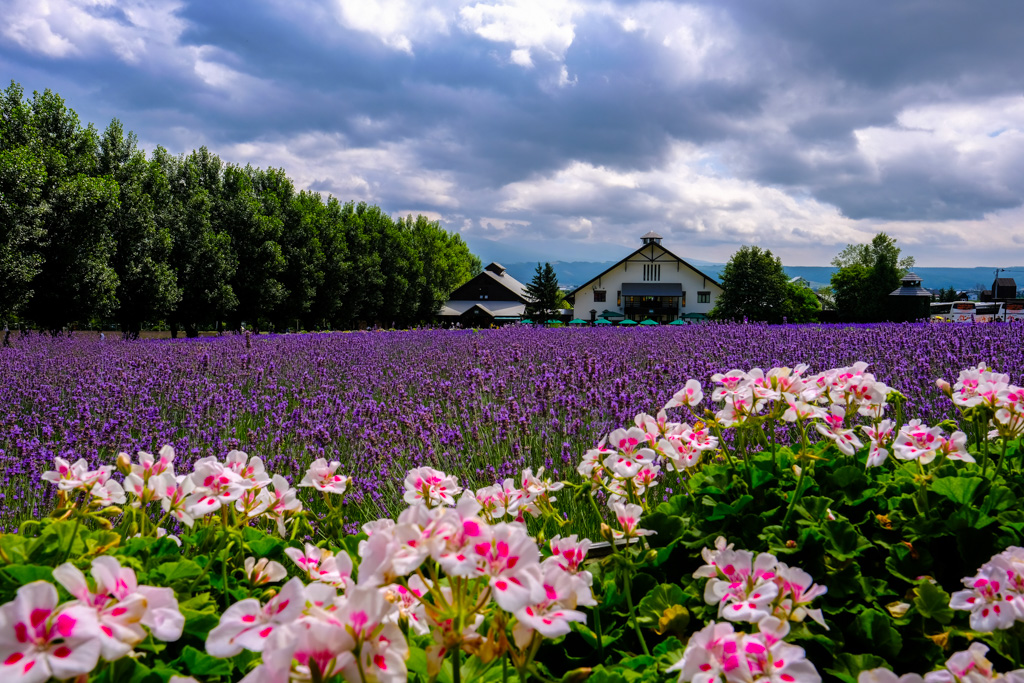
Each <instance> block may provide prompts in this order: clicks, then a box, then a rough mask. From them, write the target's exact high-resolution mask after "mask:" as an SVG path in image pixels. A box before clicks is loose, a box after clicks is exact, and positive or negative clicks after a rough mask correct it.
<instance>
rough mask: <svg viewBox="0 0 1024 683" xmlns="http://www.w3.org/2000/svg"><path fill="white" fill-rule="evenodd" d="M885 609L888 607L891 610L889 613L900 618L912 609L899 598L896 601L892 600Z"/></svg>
mask: <svg viewBox="0 0 1024 683" xmlns="http://www.w3.org/2000/svg"><path fill="white" fill-rule="evenodd" d="M885 609H887V610H888V611H889V614H891V615H892V616H893V617H895V618H896V619H899V618H900V617H902V616H903V615H904V614H906V613H907V611H908V610H909V609H910V605H908V604H907V603H905V602H899V601H898V600H897V601H896V602H890V603H889V604H888V605H886V606H885Z"/></svg>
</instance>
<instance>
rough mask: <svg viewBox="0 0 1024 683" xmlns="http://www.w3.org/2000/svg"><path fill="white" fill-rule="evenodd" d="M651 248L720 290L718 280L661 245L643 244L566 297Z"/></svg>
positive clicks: (573, 294)
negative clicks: (677, 262) (674, 260)
mask: <svg viewBox="0 0 1024 683" xmlns="http://www.w3.org/2000/svg"><path fill="white" fill-rule="evenodd" d="M644 237H647V235H644ZM651 247H656V248H658V249H661V250H662V251H664V252H665V253H666V254H668V255H669V256H671V257H672V258H674V259H676V260H677V261H679V262H680V263H682V264H683V265H684V266H686V267H687V268H689V269H690V270H692V271H693V272H695V273H697V275H700V276H701V277H702V278H704V279H705V280H708V281H709V282H711V283H712V284H714V285H715V286H716V287H719V288H720V287H721V286H722V285H721V284H719V282H718V280H716V279H715V278H713V277H711V276H710V275H708V274H706V273H703V272H701V271H699V270H697V269H696V268H694V267H693V266H692V265H690V264H689V263H687V262H686V261H685V260H683V259H681V258H679V257H678V256H676V255H675V254H673V253H672V252H671V251H669V250H668V249H666V248H665V247H663V246H662V245H660V244H645V245H643V246H641V247H639V248H637V249H635V250H634V251H633V252H631V253H630V254H629V255H628V256H626V257H625V258H624V259H622V260H620V261H618V262H616V263H615V264H614V265H613V266H612V267H611V268H607V269H606V270H604V271H602V272H601V273H599V274H597V275H595V276H594V277H592V278H590V279H589V280H587V281H586V282H584V283H583V284H582V285H580V286H579V287H577V288H576V289H574V290H572V291H571V292H570V293H569V294H568V295H567V296H570V297H571V296H575V295H576V292H578V291H580V290H581V289H583V288H584V287H587V286H589V285H590V283H591V282H593V281H594V280H599V279H601V278H602V277H604V276H605V275H607V274H608V273H610V272H612V271H613V270H615V269H616V268H618V267H619V266H621V265H622V264H623V263H625V262H626V261H628V260H629V259H631V258H633V257H634V256H636V255H637V254H639V253H640V252H641V251H643V250H644V249H650V248H651Z"/></svg>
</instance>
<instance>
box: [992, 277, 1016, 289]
mask: <svg viewBox="0 0 1024 683" xmlns="http://www.w3.org/2000/svg"><path fill="white" fill-rule="evenodd" d="M995 285H996V287H1016V286H1017V281H1016V280H1014V279H1013V278H1012V277H1000V278H996V282H995Z"/></svg>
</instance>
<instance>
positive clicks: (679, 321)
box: [669, 318, 686, 325]
mask: <svg viewBox="0 0 1024 683" xmlns="http://www.w3.org/2000/svg"><path fill="white" fill-rule="evenodd" d="M685 324H686V323H684V322H683V321H682V320H679V319H678V318H677V319H675V320H673V321H672V322H670V323H669V325H685Z"/></svg>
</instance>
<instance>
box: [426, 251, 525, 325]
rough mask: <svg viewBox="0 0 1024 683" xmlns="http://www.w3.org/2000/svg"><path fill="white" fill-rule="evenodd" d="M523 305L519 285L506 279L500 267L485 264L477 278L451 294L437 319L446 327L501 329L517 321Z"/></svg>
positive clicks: (521, 291) (504, 272) (511, 278)
mask: <svg viewBox="0 0 1024 683" xmlns="http://www.w3.org/2000/svg"><path fill="white" fill-rule="evenodd" d="M526 301H527V298H526V291H525V288H524V287H523V283H521V282H519V281H518V280H516V279H515V278H514V277H512V276H511V275H509V274H508V272H506V270H505V266H503V265H501V264H500V263H489V264H487V267H486V268H484V269H483V271H481V272H480V274H479V275H477V276H476V277H474V278H473V279H472V280H470V281H469V282H467V283H465V284H464V285H462V286H461V287H459V288H458V289H456V290H455V291H454V292H452V294H451V299H449V301H448V303H446V304H445V305H444V306H442V307H441V311H440V313H438V315H437V317H438V321H439V322H441V323H442V324H446V325H452V324H455V323H459V324H461V325H462V326H463V327H490V326H491V325H502V324H506V323H511V322H516V321H518V320H521V319H522V317H523V313H524V312H525V311H526Z"/></svg>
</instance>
